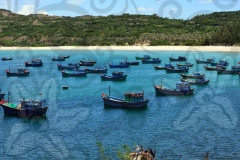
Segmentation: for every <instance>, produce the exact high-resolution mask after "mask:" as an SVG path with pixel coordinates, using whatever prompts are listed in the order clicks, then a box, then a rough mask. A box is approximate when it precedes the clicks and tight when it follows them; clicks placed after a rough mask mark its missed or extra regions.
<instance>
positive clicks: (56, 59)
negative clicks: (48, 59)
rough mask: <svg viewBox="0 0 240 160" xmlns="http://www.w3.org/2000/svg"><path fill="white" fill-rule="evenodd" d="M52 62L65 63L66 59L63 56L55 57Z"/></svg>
mask: <svg viewBox="0 0 240 160" xmlns="http://www.w3.org/2000/svg"><path fill="white" fill-rule="evenodd" d="M52 61H65V58H64V57H63V56H58V57H57V58H55V57H53V58H52Z"/></svg>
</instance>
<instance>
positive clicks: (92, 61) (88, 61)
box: [80, 58, 97, 63]
mask: <svg viewBox="0 0 240 160" xmlns="http://www.w3.org/2000/svg"><path fill="white" fill-rule="evenodd" d="M80 62H81V63H96V62H97V61H94V60H85V58H83V59H82V60H80Z"/></svg>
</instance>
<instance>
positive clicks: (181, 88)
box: [154, 81, 194, 96]
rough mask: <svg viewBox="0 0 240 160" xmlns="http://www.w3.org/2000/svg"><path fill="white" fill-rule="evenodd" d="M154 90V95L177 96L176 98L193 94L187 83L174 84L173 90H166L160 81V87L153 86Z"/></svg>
mask: <svg viewBox="0 0 240 160" xmlns="http://www.w3.org/2000/svg"><path fill="white" fill-rule="evenodd" d="M154 88H155V93H156V95H165V96H168V95H176V96H177V95H178V96H187V95H192V94H193V92H194V89H193V88H191V85H190V84H189V82H178V83H177V84H176V88H175V89H167V88H164V87H163V86H162V81H161V86H157V85H155V86H154Z"/></svg>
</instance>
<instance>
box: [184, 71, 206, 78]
mask: <svg viewBox="0 0 240 160" xmlns="http://www.w3.org/2000/svg"><path fill="white" fill-rule="evenodd" d="M180 75H181V76H182V77H183V78H204V76H205V74H202V73H201V72H193V74H182V73H180Z"/></svg>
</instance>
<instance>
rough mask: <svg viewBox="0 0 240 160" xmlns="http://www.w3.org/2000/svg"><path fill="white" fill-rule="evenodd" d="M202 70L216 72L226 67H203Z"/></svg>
mask: <svg viewBox="0 0 240 160" xmlns="http://www.w3.org/2000/svg"><path fill="white" fill-rule="evenodd" d="M204 68H205V69H206V70H207V71H218V70H225V69H226V68H227V66H223V65H217V66H215V67H209V66H204Z"/></svg>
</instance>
